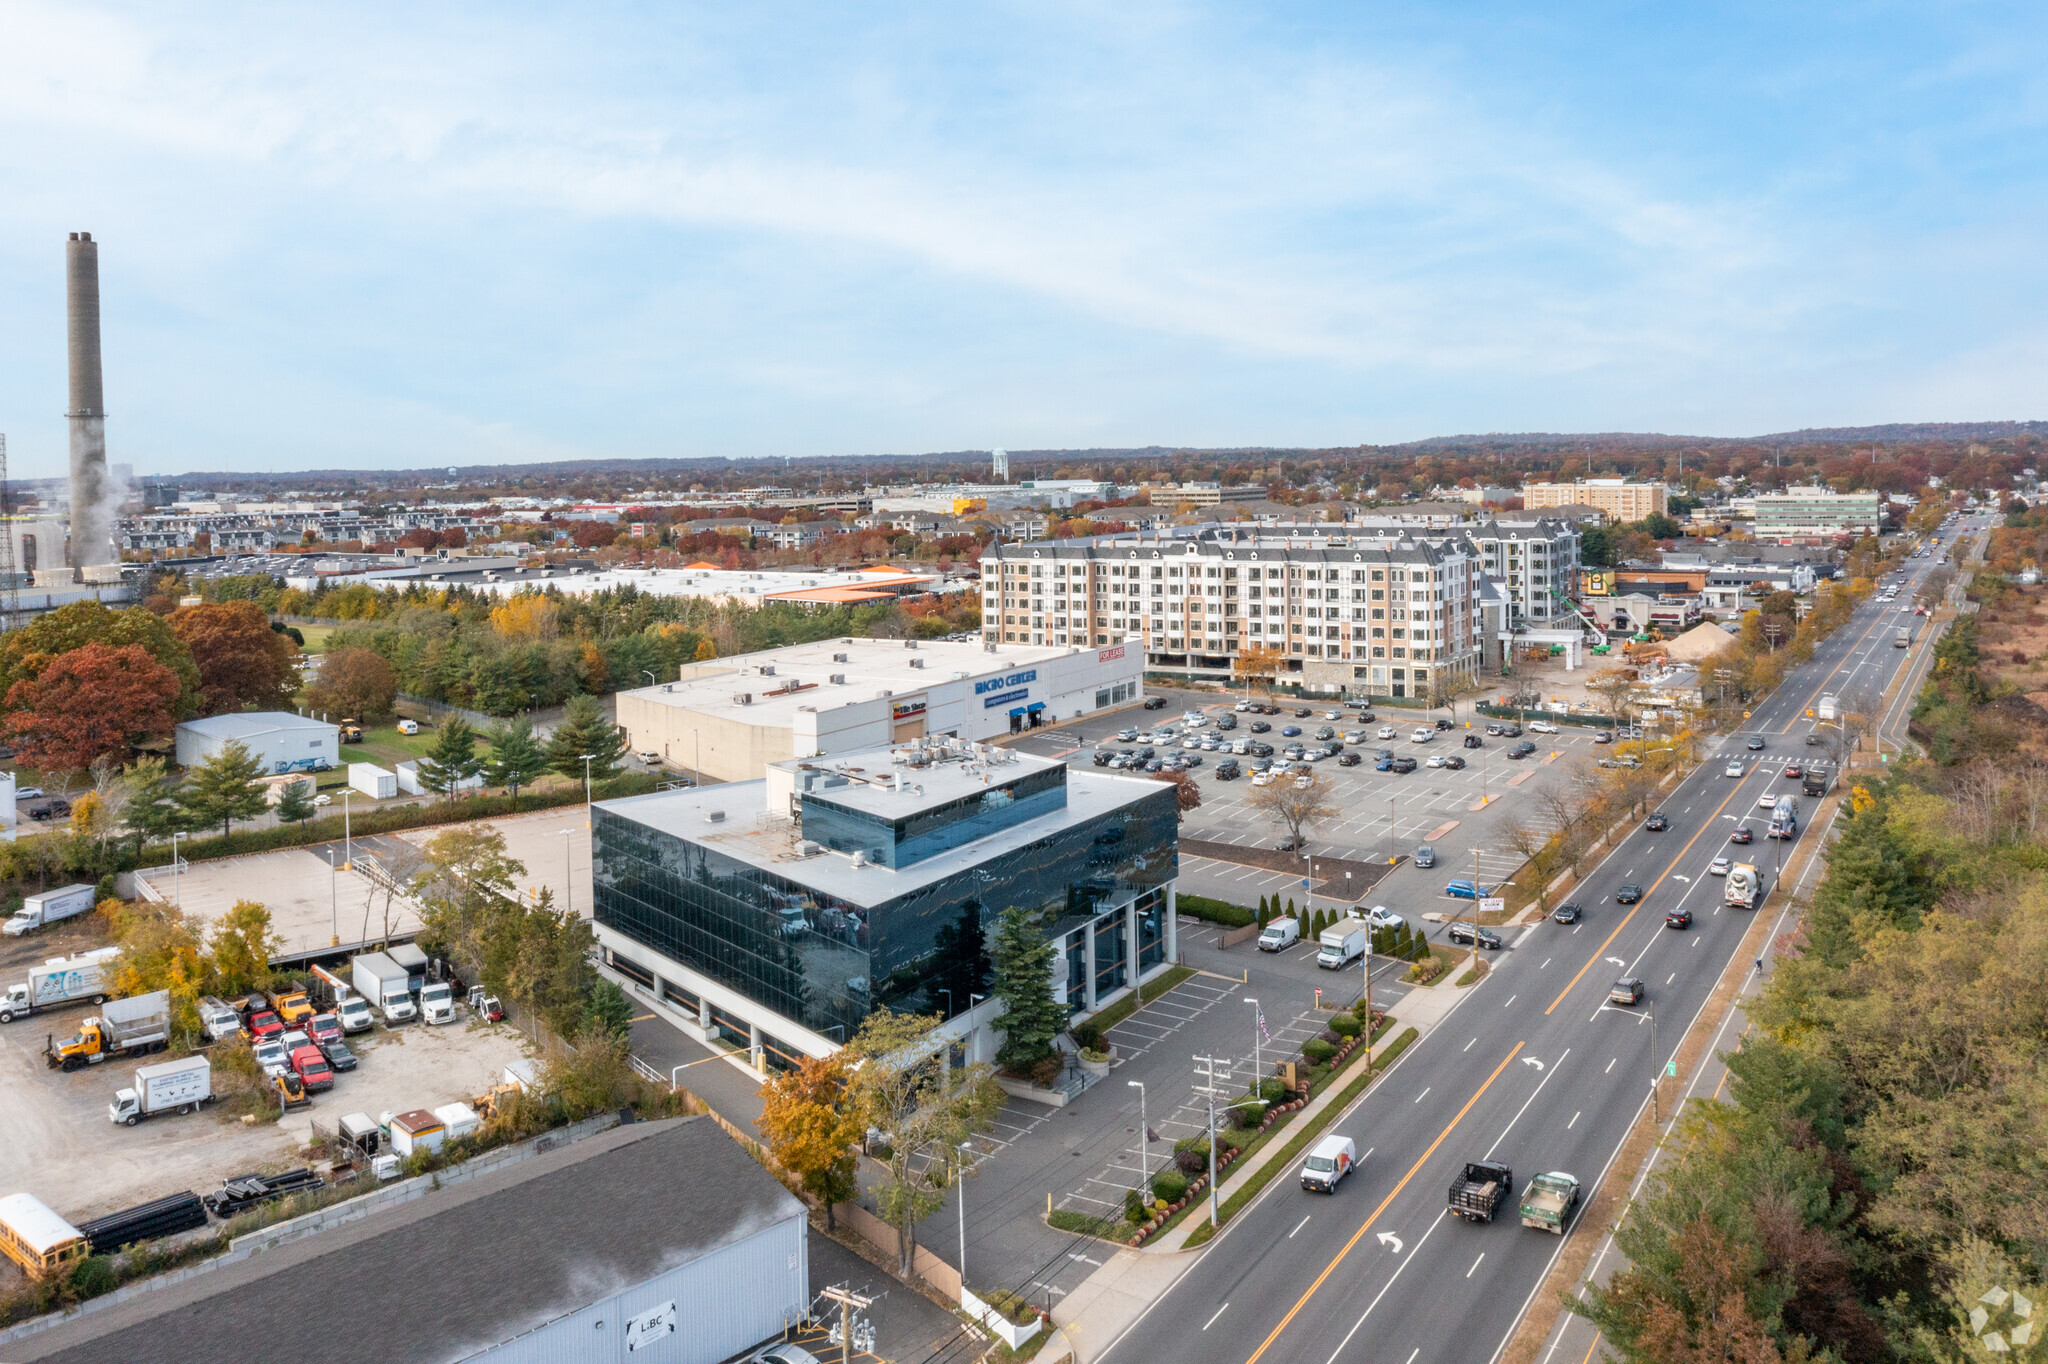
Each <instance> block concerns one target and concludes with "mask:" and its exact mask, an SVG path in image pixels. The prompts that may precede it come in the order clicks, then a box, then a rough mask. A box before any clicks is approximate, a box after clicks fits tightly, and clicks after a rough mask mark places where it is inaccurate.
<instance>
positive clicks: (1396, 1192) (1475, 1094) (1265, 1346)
mask: <svg viewBox="0 0 2048 1364" xmlns="http://www.w3.org/2000/svg"><path fill="white" fill-rule="evenodd" d="M1528 1045H1529V1044H1528V1043H1527V1042H1517V1043H1515V1049H1514V1050H1513V1051H1511V1052H1509V1053H1508V1054H1507V1056H1506V1057H1504V1058H1503V1059H1502V1061H1501V1063H1500V1064H1499V1065H1497V1066H1495V1067H1494V1068H1493V1074H1491V1075H1489V1076H1487V1077H1486V1083H1485V1084H1483V1085H1481V1086H1479V1088H1478V1089H1476V1090H1474V1091H1472V1097H1471V1098H1469V1099H1467V1100H1465V1106H1464V1107H1463V1108H1461V1109H1459V1110H1458V1115H1457V1116H1456V1117H1455V1118H1452V1119H1451V1121H1450V1123H1449V1125H1448V1126H1446V1127H1445V1128H1444V1130H1443V1131H1441V1132H1439V1133H1437V1136H1436V1140H1435V1141H1433V1142H1431V1143H1430V1144H1429V1149H1428V1150H1427V1151H1424V1152H1423V1153H1422V1154H1421V1156H1419V1157H1418V1158H1417V1159H1416V1161H1415V1163H1414V1164H1413V1165H1411V1166H1409V1167H1408V1173H1407V1174H1405V1175H1402V1176H1401V1182H1400V1183H1399V1184H1396V1185H1395V1186H1394V1188H1393V1191H1392V1192H1391V1193H1389V1194H1388V1195H1387V1196H1386V1197H1385V1198H1383V1199H1381V1200H1380V1205H1379V1206H1378V1207H1377V1208H1374V1209H1373V1210H1372V1216H1370V1217H1368V1218H1366V1219H1365V1225H1364V1226H1362V1227H1360V1228H1359V1229H1358V1230H1357V1231H1355V1232H1353V1233H1352V1234H1351V1239H1350V1240H1349V1241H1346V1242H1345V1243H1344V1249H1342V1250H1340V1251H1338V1252H1337V1256H1336V1258H1335V1259H1333V1260H1331V1261H1330V1263H1329V1265H1328V1267H1326V1268H1325V1269H1324V1270H1323V1272H1322V1273H1320V1274H1318V1275H1316V1281H1315V1282H1314V1283H1312V1284H1310V1285H1309V1286H1308V1291H1307V1292H1306V1293H1303V1294H1302V1295H1301V1300H1300V1301H1299V1302H1297V1303H1295V1304H1294V1306H1292V1307H1290V1308H1288V1309H1287V1315H1286V1316H1284V1317H1282V1318H1280V1324H1279V1325H1278V1326H1275V1327H1274V1328H1273V1331H1272V1334H1270V1335H1268V1336H1267V1337H1266V1339H1265V1341H1264V1342H1263V1343H1262V1344H1260V1346H1259V1348H1258V1349H1256V1350H1254V1351H1253V1352H1252V1357H1251V1358H1250V1359H1248V1360H1246V1361H1245V1364H1259V1358H1260V1356H1262V1355H1264V1354H1265V1353H1266V1351H1267V1350H1270V1349H1271V1348H1272V1347H1273V1342H1274V1341H1276V1340H1278V1339H1279V1338H1280V1333H1281V1332H1282V1331H1284V1330H1286V1329H1287V1325H1288V1323H1289V1322H1291V1321H1293V1320H1294V1318H1295V1314H1296V1313H1298V1312H1300V1311H1301V1309H1302V1308H1304V1307H1306V1306H1308V1300H1309V1299H1310V1298H1313V1297H1314V1296H1315V1295H1316V1290H1317V1289H1319V1288H1321V1287H1322V1286H1323V1282H1324V1280H1326V1279H1328V1278H1329V1277H1330V1276H1331V1275H1332V1274H1334V1273H1336V1272H1337V1266H1338V1265H1341V1264H1343V1263H1344V1257H1345V1256H1347V1255H1349V1254H1350V1253H1351V1251H1352V1248H1353V1247H1355V1246H1356V1245H1357V1244H1358V1243H1359V1241H1361V1240H1362V1239H1364V1237H1365V1234H1366V1232H1368V1231H1370V1230H1372V1224H1373V1223H1374V1222H1377V1221H1379V1218H1380V1214H1381V1213H1383V1212H1385V1211H1386V1210H1387V1205H1388V1204H1389V1203H1392V1202H1393V1201H1394V1200H1395V1199H1396V1198H1399V1197H1400V1196H1401V1190H1403V1189H1405V1188H1407V1187H1408V1181H1409V1180H1411V1179H1413V1178H1415V1176H1416V1173H1417V1172H1418V1171H1420V1170H1421V1169H1422V1167H1423V1165H1425V1164H1426V1163H1427V1162H1428V1160H1429V1158H1430V1157H1431V1156H1433V1155H1435V1154H1436V1148H1437V1147H1439V1146H1441V1145H1443V1144H1444V1138H1445V1137H1448V1136H1450V1135H1451V1129H1452V1128H1454V1127H1456V1126H1457V1125H1458V1124H1459V1123H1461V1122H1463V1121H1464V1120H1465V1115H1466V1114H1467V1113H1469V1112H1471V1111H1472V1105H1473V1104H1476V1103H1478V1102H1479V1096H1480V1095H1482V1094H1484V1093H1486V1091H1487V1090H1488V1089H1489V1088H1491V1087H1492V1085H1493V1082H1494V1081H1495V1080H1498V1079H1499V1078H1500V1073H1501V1072H1502V1071H1504V1070H1506V1069H1507V1068H1508V1066H1509V1064H1510V1063H1511V1062H1513V1061H1514V1059H1515V1058H1516V1057H1517V1056H1519V1055H1521V1053H1522V1048H1523V1047H1526V1046H1528Z"/></svg>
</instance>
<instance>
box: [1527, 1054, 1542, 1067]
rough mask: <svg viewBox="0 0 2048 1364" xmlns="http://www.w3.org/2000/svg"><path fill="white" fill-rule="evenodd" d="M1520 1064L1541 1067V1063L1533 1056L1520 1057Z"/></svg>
mask: <svg viewBox="0 0 2048 1364" xmlns="http://www.w3.org/2000/svg"><path fill="white" fill-rule="evenodd" d="M1522 1064H1523V1065H1525V1066H1534V1067H1536V1069H1538V1070H1541V1069H1543V1063H1542V1062H1541V1061H1539V1060H1537V1059H1536V1058H1535V1057H1533V1056H1524V1057H1523V1058H1522Z"/></svg>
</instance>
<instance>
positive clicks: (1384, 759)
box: [1372, 753, 1394, 772]
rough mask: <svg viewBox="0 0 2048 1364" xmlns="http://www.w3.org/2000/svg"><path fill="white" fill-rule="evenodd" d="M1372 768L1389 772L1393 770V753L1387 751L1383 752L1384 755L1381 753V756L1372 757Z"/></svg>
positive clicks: (1376, 770)
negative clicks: (1386, 752)
mask: <svg viewBox="0 0 2048 1364" xmlns="http://www.w3.org/2000/svg"><path fill="white" fill-rule="evenodd" d="M1372 770H1373V771H1375V772H1391V771H1393V770H1394V755H1393V754H1391V753H1388V754H1384V755H1382V756H1380V757H1378V758H1374V759H1373V762H1372Z"/></svg>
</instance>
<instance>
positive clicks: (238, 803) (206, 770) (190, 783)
mask: <svg viewBox="0 0 2048 1364" xmlns="http://www.w3.org/2000/svg"><path fill="white" fill-rule="evenodd" d="M262 775H263V764H262V762H261V761H260V760H259V759H257V757H256V756H255V755H254V754H252V753H250V752H249V750H248V747H247V746H246V745H244V744H243V743H242V741H241V740H239V739H230V740H229V741H228V742H227V743H226V744H225V745H223V746H222V747H221V750H220V752H218V753H216V754H214V755H213V756H212V757H211V758H208V759H207V760H206V761H205V762H203V763H201V764H200V765H199V766H198V767H195V768H193V769H192V771H191V773H190V774H189V775H188V776H187V777H186V779H185V785H184V786H183V787H181V788H180V789H179V791H178V806H179V809H180V810H182V811H183V812H184V817H185V822H186V825H187V827H189V828H194V829H203V828H206V827H208V826H209V825H212V824H216V823H217V824H219V825H220V836H221V837H222V838H227V837H228V836H229V834H230V833H231V832H232V830H233V827H234V822H235V821H236V820H238V819H240V820H251V819H254V818H256V817H257V816H258V815H260V814H262V813H263V812H264V811H265V810H267V809H269V808H270V802H269V800H268V799H267V798H266V797H265V795H264V791H263V785H262V783H261V782H259V781H258V780H257V778H258V777H260V776H262Z"/></svg>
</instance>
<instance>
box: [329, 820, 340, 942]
mask: <svg viewBox="0 0 2048 1364" xmlns="http://www.w3.org/2000/svg"><path fill="white" fill-rule="evenodd" d="M327 936H328V938H329V939H331V940H332V943H333V945H335V946H339V945H340V943H341V886H340V881H339V878H338V877H337V876H336V874H335V866H334V845H333V844H332V843H329V844H328V845H327Z"/></svg>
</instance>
